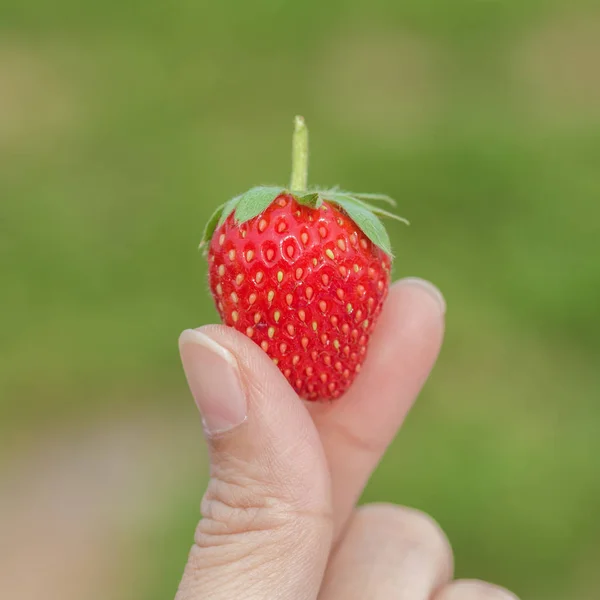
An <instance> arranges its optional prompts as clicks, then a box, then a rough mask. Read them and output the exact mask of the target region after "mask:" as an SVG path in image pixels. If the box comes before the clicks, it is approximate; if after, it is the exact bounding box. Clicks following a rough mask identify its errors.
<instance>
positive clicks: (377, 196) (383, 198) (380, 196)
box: [346, 192, 397, 207]
mask: <svg viewBox="0 0 600 600" xmlns="http://www.w3.org/2000/svg"><path fill="white" fill-rule="evenodd" d="M346 193H347V195H348V196H352V197H353V198H358V199H359V200H379V201H380V202H385V203H386V204H389V205H390V206H394V207H395V206H397V204H396V201H395V200H394V199H393V198H390V197H389V196H387V195H386V194H355V193H354V192H346Z"/></svg>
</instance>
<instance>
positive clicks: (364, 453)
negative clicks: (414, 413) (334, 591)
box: [309, 279, 445, 537]
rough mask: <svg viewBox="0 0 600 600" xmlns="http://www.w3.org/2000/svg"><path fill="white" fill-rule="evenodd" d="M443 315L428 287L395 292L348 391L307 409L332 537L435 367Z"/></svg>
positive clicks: (408, 283)
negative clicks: (321, 464) (322, 458)
mask: <svg viewBox="0 0 600 600" xmlns="http://www.w3.org/2000/svg"><path fill="white" fill-rule="evenodd" d="M444 312H445V305H444V303H443V300H442V297H441V294H440V293H439V292H438V291H437V289H436V288H434V287H433V286H432V285H431V284H429V283H426V282H423V281H421V280H415V279H407V280H403V281H400V282H399V283H398V284H396V285H394V286H393V287H392V289H391V291H390V295H389V297H388V300H387V302H386V305H385V308H384V310H383V312H382V314H381V318H380V321H379V323H378V324H377V328H376V330H375V333H374V336H373V339H372V341H371V345H370V348H369V355H368V357H367V360H366V362H365V366H364V368H363V371H362V372H361V374H360V376H359V377H358V378H357V380H356V382H355V384H354V385H353V387H352V388H351V389H350V391H349V392H348V393H347V394H346V395H345V396H344V397H343V398H341V399H340V400H339V401H338V402H334V403H331V404H329V405H310V406H309V410H310V412H311V415H312V417H313V420H314V422H315V424H316V427H317V429H318V431H319V434H320V436H321V440H322V443H323V447H324V449H325V454H326V456H327V461H328V463H329V468H330V471H331V477H332V482H333V483H332V485H333V506H334V515H335V522H334V525H335V536H336V537H337V536H338V535H339V533H340V531H341V530H342V528H343V526H344V524H345V522H346V520H347V519H348V517H349V515H350V514H351V512H352V510H353V508H354V506H355V504H356V502H357V500H358V498H359V496H360V494H361V493H362V491H363V489H364V486H365V484H366V482H367V480H368V479H369V477H370V475H371V473H372V471H373V469H375V467H376V466H377V463H378V462H379V460H380V459H381V457H382V455H383V453H384V452H385V450H386V448H387V446H388V445H389V443H390V442H391V440H392V439H393V437H394V435H395V434H396V432H397V431H398V428H399V427H400V425H401V424H402V421H403V420H404V417H405V416H406V413H407V412H408V410H409V409H410V407H411V406H412V404H413V402H414V401H415V398H416V397H417V395H418V393H419V391H420V390H421V387H422V386H423V384H424V383H425V380H426V379H427V377H428V375H429V372H430V371H431V369H432V367H433V365H434V363H435V360H436V358H437V355H438V352H439V349H440V346H441V343H442V337H443V331H444Z"/></svg>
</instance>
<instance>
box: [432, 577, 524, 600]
mask: <svg viewBox="0 0 600 600" xmlns="http://www.w3.org/2000/svg"><path fill="white" fill-rule="evenodd" d="M435 600H518V598H517V597H516V596H515V595H514V594H513V593H512V592H509V591H508V590H506V589H504V588H502V587H498V586H497V585H493V584H491V583H486V582H485V581H479V580H475V579H462V580H458V581H454V582H452V583H451V584H449V585H448V586H446V587H445V588H444V589H443V590H442V591H441V592H440V593H439V594H438V595H437V596H436V597H435Z"/></svg>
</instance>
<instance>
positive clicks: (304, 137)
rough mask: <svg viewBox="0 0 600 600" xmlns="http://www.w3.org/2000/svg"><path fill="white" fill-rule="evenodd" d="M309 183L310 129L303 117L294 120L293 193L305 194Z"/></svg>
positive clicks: (291, 184)
mask: <svg viewBox="0 0 600 600" xmlns="http://www.w3.org/2000/svg"><path fill="white" fill-rule="evenodd" d="M307 183H308V129H307V128H306V123H305V122H304V118H303V117H296V118H295V120H294V137H293V138H292V180H291V183H290V188H291V189H292V191H293V192H305V191H306V186H307Z"/></svg>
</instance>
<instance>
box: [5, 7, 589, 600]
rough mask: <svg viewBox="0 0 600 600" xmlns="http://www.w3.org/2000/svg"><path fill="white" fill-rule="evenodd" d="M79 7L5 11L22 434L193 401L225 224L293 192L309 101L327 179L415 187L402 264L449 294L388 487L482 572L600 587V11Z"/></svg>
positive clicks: (168, 568) (180, 531)
mask: <svg viewBox="0 0 600 600" xmlns="http://www.w3.org/2000/svg"><path fill="white" fill-rule="evenodd" d="M76 8H77V7H76V3H73V2H71V1H70V0H58V1H57V2H53V3H51V4H48V3H44V2H41V1H40V0H27V1H25V2H23V1H19V2H17V1H16V0H12V1H11V0H9V2H8V3H5V6H4V7H3V17H2V21H1V22H0V40H1V41H0V114H4V115H5V116H4V117H0V161H1V167H0V196H1V197H2V204H1V206H0V229H1V232H0V251H1V252H0V261H1V262H0V266H1V269H2V287H1V291H2V313H1V314H2V317H0V318H1V320H2V322H1V328H2V337H1V339H0V413H1V419H0V420H1V424H0V427H1V428H2V429H3V430H4V431H6V432H10V433H12V434H15V433H16V434H18V432H19V431H24V430H25V429H26V428H28V427H30V426H31V425H32V422H33V424H34V425H35V426H36V427H41V428H44V427H47V428H51V427H53V426H55V424H56V423H57V422H62V421H64V420H69V419H73V420H74V421H75V419H81V418H83V419H84V420H85V419H88V420H89V421H93V420H95V419H97V418H99V417H101V416H102V417H107V416H111V415H113V414H114V415H115V418H118V414H119V411H120V410H122V409H125V408H126V409H127V410H132V409H135V405H136V403H137V405H139V408H140V409H142V408H143V407H144V403H145V402H147V398H146V395H145V394H144V393H139V394H135V393H132V394H127V392H128V391H129V390H153V389H160V390H165V393H164V400H163V399H161V398H162V395H160V394H159V396H160V398H159V399H153V400H152V402H155V403H158V404H161V403H164V405H165V406H168V404H169V402H172V398H171V397H170V396H171V394H170V393H169V392H170V391H177V392H178V393H180V392H181V390H182V385H183V383H182V375H181V370H180V365H179V362H178V357H177V353H176V338H177V335H178V333H179V331H180V330H181V329H183V328H185V327H189V326H196V325H199V324H201V323H204V322H208V321H213V320H215V318H216V314H215V312H214V310H213V308H212V306H211V304H210V302H209V298H208V296H207V294H206V283H205V267H204V265H203V262H202V259H201V256H200V255H199V253H198V252H197V249H196V248H197V243H198V241H199V239H200V235H201V231H202V227H203V224H204V221H205V219H206V218H207V217H208V215H209V214H210V213H211V212H212V210H213V209H214V208H215V206H216V205H217V204H219V203H221V202H223V201H224V200H225V199H227V198H229V197H231V196H232V195H234V194H236V193H239V192H240V191H242V190H244V189H247V188H249V187H251V186H253V185H257V184H261V183H284V184H285V183H286V182H287V180H288V177H289V174H288V171H289V159H290V156H289V154H290V152H289V144H290V135H291V127H292V118H293V116H294V115H295V114H296V113H299V112H301V113H303V114H304V115H305V117H306V118H307V120H308V124H309V126H310V128H311V134H312V135H311V145H312V156H311V173H310V179H311V181H312V182H313V183H314V184H321V185H335V184H340V185H343V186H344V187H345V188H347V189H357V190H372V191H381V192H384V193H388V194H390V195H392V196H394V197H396V198H397V199H398V200H399V204H400V211H401V213H402V214H403V215H404V216H406V217H407V218H409V219H410V221H411V222H412V226H411V227H410V228H408V229H407V228H405V227H403V226H401V225H398V226H396V225H395V224H391V225H390V231H391V233H392V238H393V243H394V247H395V252H396V255H397V257H398V259H397V262H396V266H395V275H396V276H397V277H400V276H404V275H420V276H424V277H427V278H430V279H432V280H433V281H434V282H436V283H437V284H439V286H440V287H441V288H442V290H443V291H444V293H445V295H446V297H447V301H448V306H449V309H448V331H447V342H446V345H445V349H444V352H443V353H442V356H441V358H440V362H439V365H438V368H437V369H436V371H435V373H434V376H433V377H432V379H431V381H430V382H429V384H428V386H427V388H426V391H425V393H424V394H423V397H422V399H421V401H420V404H419V405H418V407H417V408H416V410H415V412H414V413H413V414H412V415H411V417H410V419H409V420H408V422H407V425H406V428H405V430H404V431H403V433H402V435H401V436H399V438H398V440H397V441H396V443H395V444H394V446H393V447H392V449H391V451H390V454H389V455H388V456H387V457H386V459H385V461H384V462H383V463H382V465H381V467H380V469H379V470H378V472H377V473H376V475H375V477H374V478H373V481H372V482H371V484H370V486H369V488H368V490H367V491H366V493H365V500H389V501H394V502H402V503H408V504H412V505H415V506H417V507H419V508H422V509H424V510H427V511H430V512H431V513H432V514H433V515H434V516H435V517H436V518H437V519H438V520H439V521H440V522H441V524H442V525H443V526H444V528H445V529H446V531H447V532H448V534H449V536H450V538H451V540H452V542H453V544H454V546H455V549H456V554H457V571H458V574H459V575H464V576H474V577H484V578H489V579H492V580H494V581H499V582H501V583H503V584H506V585H509V586H511V587H513V588H514V589H515V591H517V592H518V593H520V594H521V596H522V597H523V598H528V599H532V600H537V599H542V598H544V599H551V600H558V599H559V598H560V599H562V598H572V597H579V598H582V599H585V600H587V599H588V598H589V599H590V600H591V599H592V597H594V595H593V592H590V590H597V589H598V587H599V586H600V577H599V576H598V575H597V573H596V572H595V570H594V569H589V567H588V565H589V564H590V561H591V564H597V560H598V559H600V543H598V539H600V536H599V534H600V531H599V527H598V525H596V524H597V523H599V522H600V509H599V507H600V484H599V483H598V479H597V473H598V472H599V467H600V460H599V459H598V458H597V456H598V455H599V453H600V441H599V439H600V438H598V435H597V430H598V426H599V424H600V408H599V407H598V404H597V400H598V399H599V398H600V378H599V376H598V357H599V356H600V348H599V344H598V339H599V337H600V321H599V320H598V318H597V314H596V313H597V309H598V306H599V298H600V261H599V257H600V251H599V245H598V241H597V240H598V239H600V236H599V233H600V225H599V223H600V203H598V198H599V197H600V170H599V169H598V165H599V164H600V108H598V107H599V106H600V102H596V100H597V99H598V98H600V91H599V90H600V76H599V75H598V69H597V65H598V64H599V63H600V42H598V40H599V39H600V13H598V11H597V10H596V12H594V9H593V6H592V3H591V2H584V1H578V2H570V3H566V2H563V3H559V2H541V1H534V0H529V1H526V2H525V1H523V0H520V1H518V0H510V1H508V0H506V1H504V2H493V3H489V2H479V1H475V0H460V1H459V2H453V3H447V2H444V1H442V0H437V1H436V0H428V1H426V2H424V1H423V0H412V1H408V2H403V3H397V2H386V1H384V0H376V1H372V2H369V3H366V2H360V1H359V0H353V1H350V2H348V1H345V2H342V1H341V0H340V1H337V2H329V3H326V4H320V3H318V2H316V0H310V1H307V2H304V3H302V4H300V5H297V6H296V5H293V4H292V3H289V2H267V1H262V2H257V3H252V8H251V5H250V3H242V2H225V3H213V4H212V5H211V6H210V8H207V7H206V6H205V5H204V4H203V3H190V2H188V3H183V2H181V3H177V5H176V6H172V5H167V4H164V3H161V2H158V1H156V0H150V1H148V2H143V3H142V2H129V3H127V4H126V5H125V6H124V5H123V3H121V2H116V1H109V2H103V3H95V4H90V5H89V6H87V7H86V10H85V13H82V14H78V11H77V10H76ZM590 23H591V25H590ZM594 23H595V25H594ZM590 27H591V31H592V34H590V33H589V32H590ZM594 27H595V29H594ZM556 32H558V33H556ZM588 38H589V39H588ZM581 39H583V40H584V41H583V42H582V41H581ZM586 40H587V41H586ZM582 44H583V46H584V48H585V52H583V51H581V50H578V48H580V46H581V45H582ZM586 44H587V45H586ZM546 56H548V61H550V62H549V63H548V64H547V63H546V62H545V60H544V57H546ZM556 56H560V57H561V61H562V62H560V61H559V62H557V60H556ZM581 56H587V57H588V59H589V63H588V64H585V63H584V62H582V61H581V60H580V59H581ZM569 61H571V62H569ZM559 63H560V64H559ZM590 65H592V66H591V67H590ZM594 65H595V67H594ZM572 72H574V73H576V74H579V76H578V77H568V76H567V75H568V74H569V73H572ZM152 397H153V398H155V397H156V395H153V396H152ZM123 398H127V401H126V403H125V402H124V400H123ZM124 404H126V406H124ZM163 408H164V407H163ZM176 492H177V493H174V497H175V498H177V500H176V501H175V500H174V501H173V506H172V507H171V508H172V511H166V514H165V516H164V521H162V522H161V523H158V524H157V525H156V528H155V530H153V531H149V532H148V538H151V539H155V537H156V536H160V537H161V540H163V541H162V542H161V544H162V545H161V548H160V550H156V551H155V552H154V553H153V552H150V554H148V552H146V554H145V562H144V565H143V566H140V567H139V568H140V569H142V570H144V569H146V570H147V572H148V573H152V574H153V577H154V579H153V585H152V591H151V592H147V593H146V595H144V596H143V597H145V598H150V600H152V599H153V598H157V599H158V598H164V597H169V594H170V593H171V592H172V590H173V588H174V586H175V584H176V581H177V578H178V577H179V574H180V570H181V563H182V561H183V559H184V557H185V553H186V552H187V547H188V544H189V540H190V536H191V531H192V530H193V523H194V520H195V519H196V517H197V497H196V496H197V492H198V490H197V483H194V485H193V486H191V487H190V489H189V490H186V489H182V490H177V491H176ZM192 494H196V496H193V497H192ZM141 537H142V538H144V539H140V544H142V543H145V541H146V538H145V537H144V536H141ZM165 544H166V546H165ZM150 547H152V545H150ZM164 553H166V554H168V556H169V557H170V558H169V560H168V561H164V560H163V558H164V557H163V554H164ZM594 561H596V563H594ZM582 573H584V577H583V583H582ZM140 593H142V591H140ZM586 594H591V595H586Z"/></svg>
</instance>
